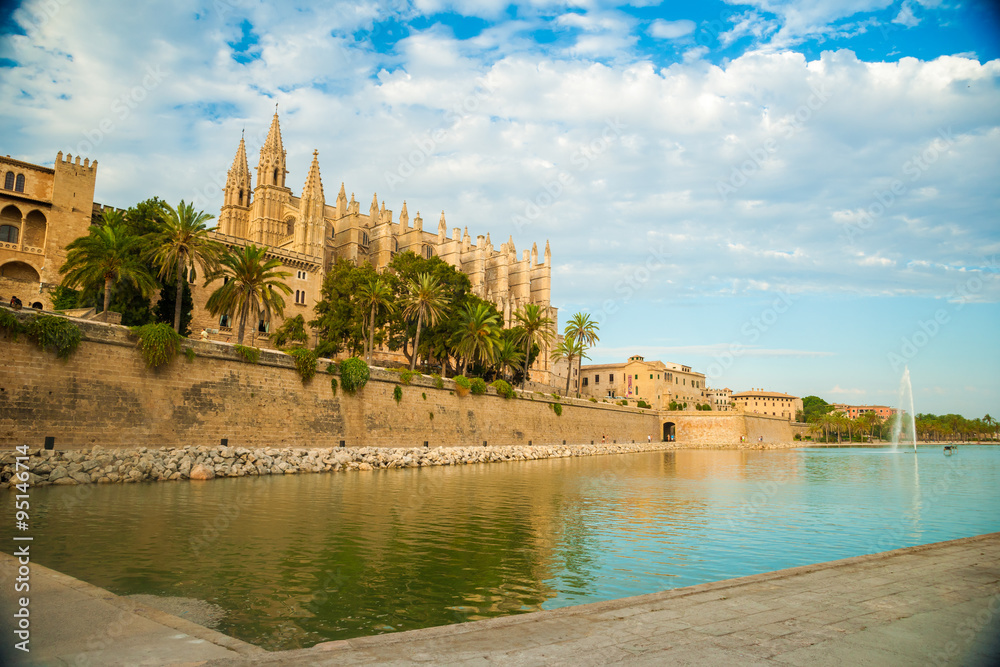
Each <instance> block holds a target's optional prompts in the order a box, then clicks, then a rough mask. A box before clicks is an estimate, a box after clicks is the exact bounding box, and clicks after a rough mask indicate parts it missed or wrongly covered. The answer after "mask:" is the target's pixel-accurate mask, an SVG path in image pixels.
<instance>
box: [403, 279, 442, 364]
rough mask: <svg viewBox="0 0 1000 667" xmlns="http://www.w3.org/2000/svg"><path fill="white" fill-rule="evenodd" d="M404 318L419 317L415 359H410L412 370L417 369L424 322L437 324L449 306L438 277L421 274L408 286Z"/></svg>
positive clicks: (415, 340) (415, 341)
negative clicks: (421, 328) (421, 329)
mask: <svg viewBox="0 0 1000 667" xmlns="http://www.w3.org/2000/svg"><path fill="white" fill-rule="evenodd" d="M402 301H403V306H404V307H403V317H405V318H407V319H410V318H412V317H413V316H414V315H416V317H417V333H416V335H415V336H414V337H413V357H412V358H411V359H410V370H411V371H412V370H413V369H414V368H416V367H417V353H418V351H419V350H420V327H421V325H422V324H423V322H424V320H425V319H426V320H427V325H428V326H434V325H435V324H437V322H438V320H439V319H441V316H442V315H444V309H445V307H446V306H447V305H448V297H447V295H446V294H445V288H444V286H443V285H442V284H441V282H440V281H439V280H438V279H437V277H436V276H432V275H431V274H429V273H421V274H419V275H417V277H416V278H415V279H414V280H411V281H409V282H408V283H407V285H406V294H405V295H403V299H402Z"/></svg>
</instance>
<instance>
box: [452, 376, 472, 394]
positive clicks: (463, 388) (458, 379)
mask: <svg viewBox="0 0 1000 667" xmlns="http://www.w3.org/2000/svg"><path fill="white" fill-rule="evenodd" d="M452 379H453V380H454V381H455V393H457V394H458V395H459V396H466V395H468V393H469V389H470V388H471V386H472V383H471V382H470V381H469V378H467V377H465V376H464V375H456V376H455V377H454V378H452Z"/></svg>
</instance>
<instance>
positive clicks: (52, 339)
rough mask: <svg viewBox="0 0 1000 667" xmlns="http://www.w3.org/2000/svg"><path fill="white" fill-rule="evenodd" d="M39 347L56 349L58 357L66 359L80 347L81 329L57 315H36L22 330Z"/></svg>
mask: <svg viewBox="0 0 1000 667" xmlns="http://www.w3.org/2000/svg"><path fill="white" fill-rule="evenodd" d="M21 330H22V331H24V333H26V334H27V335H28V337H29V338H31V339H32V340H34V341H35V343H37V344H38V347H40V348H42V349H43V350H47V349H49V348H50V347H51V348H55V351H56V356H57V357H59V358H60V359H65V358H66V357H68V356H69V355H71V354H73V351H74V350H75V349H76V348H77V347H78V346H79V345H80V327H78V326H76V325H75V324H73V323H72V322H70V321H69V320H67V319H65V318H63V317H57V316H55V315H35V316H34V317H33V318H31V319H30V320H28V321H27V322H26V323H25V324H24V325H22V328H21Z"/></svg>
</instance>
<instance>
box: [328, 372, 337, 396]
mask: <svg viewBox="0 0 1000 667" xmlns="http://www.w3.org/2000/svg"><path fill="white" fill-rule="evenodd" d="M330 388H331V389H333V395H334V396H336V395H337V376H333V377H331V378H330Z"/></svg>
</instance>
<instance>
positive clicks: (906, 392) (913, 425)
mask: <svg viewBox="0 0 1000 667" xmlns="http://www.w3.org/2000/svg"><path fill="white" fill-rule="evenodd" d="M907 399H909V408H910V409H909V410H908V411H907V410H904V409H903V406H904V405H905V403H904V401H906V400H907ZM897 405H898V406H899V407H898V408H897V410H899V413H900V414H899V419H897V420H896V421H895V422H894V423H893V425H892V448H893V450H895V449H897V448H898V446H899V437H900V435H902V430H903V420H904V419H905V418H906V417H905V416H909V419H910V437H911V440H912V442H913V453H914V454H916V453H917V420H916V417H915V416H914V412H913V385H911V384H910V367H909V366H905V367H903V377H902V378H901V379H900V380H899V401H898V402H897Z"/></svg>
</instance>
